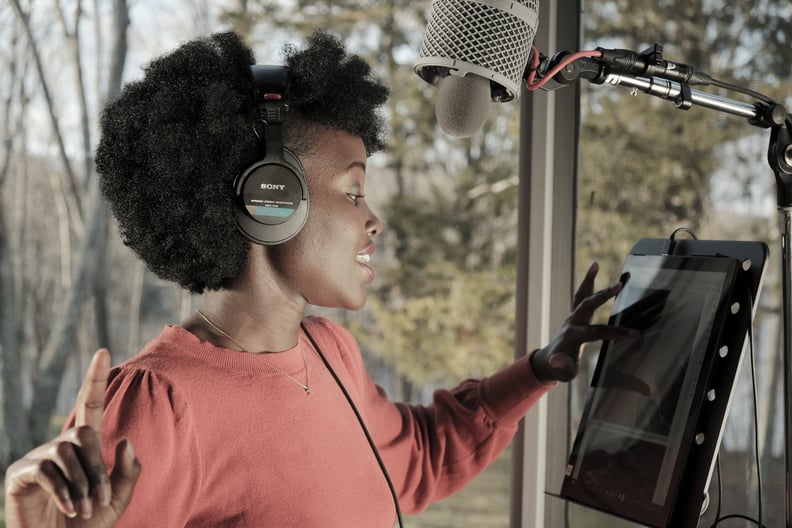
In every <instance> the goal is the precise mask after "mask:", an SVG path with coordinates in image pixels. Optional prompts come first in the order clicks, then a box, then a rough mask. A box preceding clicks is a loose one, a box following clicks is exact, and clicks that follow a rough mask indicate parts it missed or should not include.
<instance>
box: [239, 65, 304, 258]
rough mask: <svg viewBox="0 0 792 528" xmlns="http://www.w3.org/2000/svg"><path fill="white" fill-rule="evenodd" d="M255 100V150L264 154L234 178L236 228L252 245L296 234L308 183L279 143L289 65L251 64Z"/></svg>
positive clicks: (296, 161)
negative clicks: (261, 126) (260, 129)
mask: <svg viewBox="0 0 792 528" xmlns="http://www.w3.org/2000/svg"><path fill="white" fill-rule="evenodd" d="M250 72H251V74H252V75H253V82H254V86H255V97H256V104H257V105H258V111H259V115H260V119H261V122H262V123H263V124H264V135H263V138H262V137H261V135H260V134H259V132H258V131H257V130H255V129H254V132H255V133H256V136H257V137H258V138H259V147H260V148H259V151H260V152H262V151H263V153H264V157H263V158H262V159H259V160H258V161H256V162H255V163H253V164H252V165H251V166H249V167H248V168H247V169H245V170H244V171H242V173H241V174H239V175H238V176H237V177H236V179H235V180H234V203H235V207H234V212H235V220H236V224H237V227H238V228H239V230H240V231H241V232H242V234H243V235H244V236H245V237H246V238H248V239H249V240H250V241H251V242H255V243H256V244H265V245H274V244H280V243H282V242H286V241H287V240H289V239H290V238H292V237H294V236H295V235H296V234H297V233H299V232H300V229H302V227H303V225H305V221H306V219H307V218H308V186H307V185H306V183H305V171H304V170H303V167H302V164H301V163H300V160H299V158H297V156H296V155H295V154H294V153H293V152H292V151H290V150H289V149H288V148H286V147H284V146H283V117H284V114H285V113H286V112H288V110H289V101H288V88H289V69H288V67H286V66H264V65H260V64H256V65H253V66H250Z"/></svg>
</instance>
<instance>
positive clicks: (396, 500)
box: [300, 322, 404, 528]
mask: <svg viewBox="0 0 792 528" xmlns="http://www.w3.org/2000/svg"><path fill="white" fill-rule="evenodd" d="M300 327H302V329H303V332H305V335H306V336H308V339H309V340H310V341H311V344H312V345H313V347H314V350H316V353H317V354H319V357H320V358H322V363H324V365H325V367H326V368H327V370H328V371H329V372H330V374H331V375H332V376H333V379H334V380H335V382H336V384H337V385H338V387H339V388H340V389H341V392H343V393H344V396H345V397H346V399H347V402H349V406H350V407H352V410H353V411H354V413H355V417H357V420H358V423H359V424H360V427H361V428H362V429H363V433H364V434H365V435H366V440H368V443H369V445H370V446H371V451H372V452H373V453H374V457H375V458H376V459H377V463H378V464H379V466H380V469H381V470H382V474H383V475H384V476H385V481H386V482H387V483H388V489H389V490H390V492H391V496H392V497H393V505H394V506H395V507H396V518H397V519H398V521H399V527H400V528H404V523H403V521H402V514H401V508H400V507H399V497H398V495H397V494H396V488H395V487H394V486H393V481H392V480H391V478H390V475H389V474H388V470H387V469H386V468H385V462H384V461H383V460H382V457H381V456H380V453H379V450H378V449H377V445H376V444H375V443H374V439H373V438H371V433H369V430H368V428H367V427H366V424H365V422H364V421H363V417H362V416H361V415H360V411H358V408H357V406H355V403H354V402H353V401H352V397H351V396H350V395H349V392H348V391H347V390H346V387H344V384H343V383H342V382H341V378H339V377H338V374H336V372H335V370H333V367H332V366H331V365H330V362H329V361H328V360H327V358H326V357H325V355H324V354H323V353H322V349H321V348H319V345H318V344H317V343H316V341H315V340H314V338H313V336H312V335H311V333H310V332H309V331H308V328H307V327H306V326H305V324H304V323H302V322H300Z"/></svg>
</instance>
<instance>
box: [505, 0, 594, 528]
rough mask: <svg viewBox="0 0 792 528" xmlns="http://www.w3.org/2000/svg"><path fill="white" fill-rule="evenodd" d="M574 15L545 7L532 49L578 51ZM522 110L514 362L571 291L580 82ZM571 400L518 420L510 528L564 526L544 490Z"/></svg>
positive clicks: (554, 394) (570, 9)
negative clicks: (519, 421)
mask: <svg viewBox="0 0 792 528" xmlns="http://www.w3.org/2000/svg"><path fill="white" fill-rule="evenodd" d="M570 13H574V14H575V16H569V14H570ZM581 13H582V1H581V0H548V1H545V2H542V5H541V9H540V13H539V27H538V29H537V35H536V38H535V40H534V45H535V46H536V48H537V49H538V50H539V51H540V52H543V53H545V54H546V55H552V54H553V53H555V52H556V51H560V50H569V51H576V50H578V49H580V43H581V41H582V38H581V32H582V29H581V28H582V24H581ZM520 105H521V107H520V112H521V114H520V157H519V167H518V171H519V177H520V189H519V213H518V228H517V229H518V236H519V246H518V257H517V266H518V274H517V308H516V319H515V321H516V324H515V357H521V356H523V355H525V354H528V353H530V352H531V351H532V350H534V349H536V348H539V347H541V346H543V345H544V344H546V343H547V342H549V341H550V339H551V337H552V334H551V332H555V331H556V330H557V329H558V328H559V327H560V326H561V324H562V323H563V321H564V319H565V318H566V317H567V315H568V314H569V309H570V304H571V299H572V294H573V291H574V287H575V286H576V284H575V283H574V269H575V224H576V209H577V170H578V160H579V148H578V144H579V130H580V87H579V83H575V84H573V85H571V86H568V87H565V88H564V89H562V90H557V91H553V92H543V91H537V92H533V93H526V92H525V91H523V94H522V97H521V101H520ZM569 395H570V388H569V385H567V384H563V385H561V386H558V387H556V388H555V389H554V390H552V391H551V392H550V393H549V394H548V395H547V396H545V397H544V398H542V399H541V400H540V401H539V402H538V403H537V405H536V406H535V407H534V408H533V409H532V410H531V411H530V412H529V413H528V414H527V415H526V416H525V418H524V419H523V420H522V421H521V423H520V428H519V430H518V433H517V436H516V437H515V440H514V444H513V449H514V452H513V460H512V497H511V506H512V509H511V515H510V519H511V527H512V528H544V527H545V526H567V525H568V519H567V507H566V504H565V503H564V501H562V500H560V499H557V498H554V497H552V496H548V495H547V494H546V492H549V493H557V492H558V491H559V490H560V489H561V482H562V479H563V468H564V466H565V465H566V461H567V456H568V452H569V437H570V435H569V431H570V412H569Z"/></svg>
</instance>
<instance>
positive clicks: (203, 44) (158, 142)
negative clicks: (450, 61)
mask: <svg viewBox="0 0 792 528" xmlns="http://www.w3.org/2000/svg"><path fill="white" fill-rule="evenodd" d="M284 56H285V64H286V65H287V66H288V67H289V72H290V88H289V89H290V93H289V96H290V103H291V110H290V112H289V114H288V115H287V118H286V120H285V126H284V128H285V130H284V135H285V138H284V139H285V144H286V145H287V146H289V147H290V148H291V149H292V150H293V151H295V153H297V154H298V155H300V154H305V153H306V152H308V151H310V149H311V147H312V144H311V141H312V138H313V137H314V135H313V134H311V133H310V131H311V128H312V127H314V126H316V125H320V126H323V127H328V128H333V129H339V130H343V131H345V132H348V133H350V134H353V135H355V136H357V137H360V138H361V139H362V140H363V143H364V145H365V147H366V150H367V152H369V153H372V152H375V151H377V150H380V149H382V148H383V146H384V135H385V126H384V119H383V118H382V116H381V114H380V107H381V106H382V104H383V103H384V102H385V101H386V100H387V97H388V89H387V87H386V86H384V85H383V84H382V83H381V82H380V81H379V80H378V79H376V78H375V77H374V76H373V75H372V73H371V68H370V66H369V65H368V64H367V63H366V62H365V61H364V60H362V59H361V58H359V57H357V56H355V55H352V54H348V53H347V52H346V51H345V50H344V47H343V45H342V44H341V42H340V41H339V40H338V39H337V38H336V37H334V36H331V35H329V34H327V33H324V32H319V33H316V34H314V35H312V36H311V37H309V38H308V40H307V45H306V46H305V48H304V49H298V48H296V47H294V46H287V47H285V48H284ZM254 63H255V60H254V58H253V53H252V52H251V50H250V49H249V48H248V47H247V46H246V45H245V44H244V43H243V42H242V40H241V39H240V38H239V37H238V36H237V35H236V34H235V33H232V32H225V33H218V34H214V35H211V36H209V37H204V38H200V39H197V40H194V41H191V42H187V43H185V44H183V45H181V46H180V47H179V48H177V49H176V50H174V51H173V52H171V53H169V54H167V55H164V56H162V57H159V58H157V59H155V60H154V61H152V62H151V63H150V64H149V65H148V66H147V67H146V68H145V70H144V76H143V78H142V79H141V80H138V81H134V82H131V83H129V84H128V85H126V86H125V87H124V89H123V90H122V92H121V94H120V96H119V97H118V99H116V100H115V101H113V102H112V103H110V104H108V105H107V107H106V108H105V109H104V112H103V114H102V119H101V127H102V138H101V140H100V142H99V146H98V149H97V153H96V168H97V172H98V174H99V183H100V189H101V191H102V195H103V196H104V198H105V200H106V201H107V202H108V203H109V204H110V208H111V210H112V211H113V214H114V215H115V217H116V219H117V220H118V225H119V230H120V233H121V236H122V238H123V240H124V243H125V244H126V245H127V246H129V247H130V248H132V250H134V251H135V253H136V254H137V255H138V256H139V257H140V258H141V259H142V260H143V261H144V262H145V263H146V265H147V266H148V267H149V269H150V270H151V271H152V272H154V273H155V274H156V275H157V276H159V277H161V278H162V279H165V280H169V281H173V282H176V283H177V284H179V285H180V286H182V287H183V288H186V289H188V290H189V291H191V292H193V293H202V292H203V291H204V290H205V289H210V290H213V289H220V288H223V287H227V286H228V284H229V282H230V281H231V280H232V279H234V278H235V277H237V276H238V275H239V273H240V272H241V270H242V269H243V267H244V265H245V260H246V258H247V253H248V250H249V248H250V242H249V241H248V240H247V239H246V238H244V237H243V236H242V235H241V233H240V232H239V231H238V229H237V227H236V224H235V221H234V207H235V205H234V189H233V183H234V179H235V177H236V176H237V174H239V173H240V172H241V171H243V170H244V168H245V167H247V166H248V165H250V164H251V163H252V162H253V161H254V160H255V159H256V158H255V156H256V153H257V152H258V139H257V137H256V134H255V130H254V127H255V125H256V122H257V119H258V111H257V108H256V106H255V102H254V97H253V94H254V86H253V79H252V75H251V74H250V70H249V67H250V65H252V64H254Z"/></svg>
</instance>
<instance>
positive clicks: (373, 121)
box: [6, 33, 627, 527]
mask: <svg viewBox="0 0 792 528" xmlns="http://www.w3.org/2000/svg"><path fill="white" fill-rule="evenodd" d="M285 63H286V66H287V69H285V70H283V69H277V68H275V69H274V70H267V69H256V68H253V69H251V65H253V64H254V60H253V57H252V53H251V52H250V50H249V49H248V48H247V47H246V46H245V45H244V44H243V43H242V42H241V41H240V40H239V38H238V37H237V36H236V35H234V34H233V33H224V34H218V35H213V36H212V37H209V38H205V39H199V40H196V41H193V42H189V43H187V44H184V45H183V46H181V47H179V48H178V49H176V50H175V51H174V52H172V53H171V54H169V55H166V56H164V57H161V58H159V59H157V60H155V61H154V62H152V63H151V65H149V66H148V67H147V69H146V73H145V76H144V78H143V79H142V80H140V81H136V82H133V83H131V84H130V85H128V86H127V87H126V88H125V89H124V91H123V93H122V95H121V96H120V98H119V99H118V100H117V101H115V102H113V103H111V104H110V105H109V106H108V107H107V108H106V110H105V112H104V115H103V119H102V132H103V135H102V140H101V142H100V145H99V148H98V152H97V171H98V173H99V175H100V178H101V189H102V192H103V196H104V197H105V199H106V200H107V201H108V202H109V204H110V205H111V207H112V210H113V212H114V214H115V216H116V218H117V219H118V223H119V227H120V230H121V234H122V236H123V237H124V239H125V242H126V244H127V245H129V246H130V247H131V248H132V249H133V250H134V251H136V252H137V254H138V255H139V256H140V257H141V258H142V259H143V260H144V261H145V262H146V263H147V265H148V266H149V268H150V269H152V270H153V271H154V272H156V273H157V274H158V275H160V276H161V277H163V278H165V279H168V280H173V281H175V282H177V283H178V284H180V285H181V286H182V287H184V288H186V289H188V290H190V291H191V292H194V293H203V294H204V296H203V303H202V305H201V308H200V309H199V310H198V311H196V312H195V313H194V314H192V316H190V317H189V318H188V319H187V320H185V321H183V322H181V323H180V324H178V325H169V326H166V327H165V328H164V329H163V331H162V333H161V334H160V336H159V337H157V338H156V339H154V340H153V341H152V342H150V343H148V344H147V345H146V347H145V348H144V349H143V350H142V351H141V352H140V353H139V354H138V355H137V356H135V357H134V358H132V359H131V360H129V361H127V362H126V363H124V364H122V365H120V366H118V367H116V368H114V369H113V370H112V371H111V372H110V374H109V376H108V374H107V370H108V369H109V359H108V357H107V354H106V352H104V351H101V352H100V353H98V354H97V356H96V357H95V359H94V362H93V363H92V365H91V367H90V368H89V371H88V374H87V375H86V381H85V383H84V386H83V390H82V391H81V395H80V397H79V398H78V403H77V407H76V409H75V417H74V419H73V421H72V422H71V423H69V424H68V425H67V428H66V429H65V431H64V433H63V434H62V435H61V436H60V437H58V438H56V439H54V440H53V441H51V442H49V443H47V444H45V445H44V446H41V447H39V448H37V449H35V450H34V451H32V452H31V453H29V454H28V455H27V456H26V457H24V458H23V459H21V460H20V461H18V462H16V463H15V464H14V465H13V466H11V468H9V471H8V472H7V476H6V508H7V523H8V526H9V527H18V526H33V525H35V526H61V525H63V523H64V522H68V523H69V524H70V525H74V526H111V525H113V524H114V523H117V525H118V526H167V527H170V526H330V527H333V526H339V527H341V526H343V527H349V526H367V527H377V526H382V527H385V526H392V525H393V523H394V520H395V519H397V518H398V517H400V513H399V511H400V510H399V507H400V508H401V510H403V511H405V512H410V513H414V512H419V511H421V510H423V509H424V508H425V507H426V506H427V505H429V504H431V503H432V502H434V501H437V500H440V499H442V498H445V497H447V496H448V495H450V494H452V493H454V492H456V491H457V490H459V489H460V488H462V487H463V486H464V485H465V484H467V483H468V482H469V481H470V480H471V479H472V478H473V477H474V476H476V475H477V474H479V473H480V472H481V471H482V470H483V469H484V468H486V467H487V465H489V464H490V463H491V462H492V461H493V460H494V459H495V458H496V457H497V456H498V454H499V453H500V452H501V451H502V450H503V449H504V448H505V447H506V446H507V445H508V443H509V442H510V441H511V439H512V437H513V435H514V433H515V431H516V429H517V423H518V421H519V419H520V418H521V417H522V416H523V415H524V414H525V412H526V411H527V410H528V409H529V408H530V407H531V406H532V405H533V404H534V403H535V402H536V401H537V400H538V399H539V398H540V397H541V396H542V395H544V394H545V393H546V392H547V391H548V390H550V389H551V388H552V387H553V386H554V385H555V383H556V381H558V380H568V379H571V377H573V376H574V374H575V373H576V371H577V361H578V356H579V353H580V347H581V345H582V344H583V343H584V342H586V341H592V340H599V339H615V338H619V337H622V336H625V335H627V331H625V330H622V329H617V328H611V327H606V326H596V325H590V321H591V317H592V313H593V311H594V310H595V309H596V308H597V307H599V306H601V305H602V304H603V303H604V302H605V301H606V300H607V299H609V298H611V297H613V296H614V295H616V293H617V292H618V291H619V288H620V286H619V285H618V284H616V285H614V286H612V287H610V288H607V289H605V290H602V291H600V292H597V293H593V283H594V277H595V275H596V271H597V268H596V266H592V268H591V269H590V271H589V273H588V274H587V276H586V278H585V279H584V281H583V283H582V285H581V287H580V289H579V291H578V293H577V294H576V297H575V300H574V306H575V309H574V311H573V312H572V314H571V315H570V317H569V319H568V320H567V322H566V323H565V325H564V327H563V328H562V329H561V331H560V332H559V334H558V335H557V336H556V338H555V339H554V340H553V341H552V342H551V343H550V344H549V345H548V346H547V347H545V348H543V349H541V350H538V351H535V352H534V353H533V354H531V355H529V356H526V357H524V358H522V359H518V360H517V361H515V362H514V363H513V364H512V365H510V366H509V367H507V368H505V369H504V370H502V371H500V372H498V373H495V374H493V375H492V376H489V377H486V378H483V379H481V380H466V381H464V382H463V383H461V384H460V385H459V386H457V387H456V388H454V389H452V390H441V391H437V392H436V393H435V395H434V400H433V403H432V404H431V405H428V406H410V405H406V404H399V403H394V402H391V401H389V400H388V398H387V396H386V394H385V393H384V391H383V390H382V389H381V388H379V387H377V386H376V385H375V384H374V383H373V382H372V380H371V378H370V377H369V375H368V374H367V372H366V370H365V368H364V365H363V361H362V358H361V355H360V351H359V350H358V347H357V344H356V343H355V340H354V338H353V337H352V336H351V335H350V334H349V333H348V332H347V331H346V330H344V329H343V328H341V327H339V326H338V325H336V324H335V323H333V322H331V321H329V320H326V319H323V318H318V317H306V315H305V312H306V309H307V307H308V305H309V304H313V305H317V306H328V307H336V308H346V309H350V310H358V309H360V308H361V307H362V306H363V305H364V303H365V301H366V287H367V285H368V284H370V283H371V281H372V280H373V279H374V270H373V268H372V267H371V259H372V256H373V255H374V254H375V240H376V237H377V235H378V234H379V233H380V232H381V231H382V224H381V222H380V220H379V219H378V218H377V216H375V214H374V213H373V212H372V211H371V210H370V209H369V206H368V204H367V202H366V199H365V195H366V188H367V185H369V184H368V183H367V181H366V180H367V174H366V161H367V158H368V156H369V155H370V154H371V153H372V152H374V151H376V150H378V149H380V148H382V147H383V144H384V140H383V135H384V127H383V120H382V118H381V116H380V114H379V108H380V107H381V105H382V104H383V103H384V102H385V100H386V98H387V89H386V88H385V87H384V86H383V85H382V84H381V83H380V82H379V81H378V80H377V79H375V78H374V77H373V76H372V75H371V72H370V69H369V66H368V65H367V64H366V63H365V62H363V61H362V60H361V59H359V58H358V57H356V56H354V55H348V54H347V53H346V52H345V51H344V49H343V47H342V45H341V44H340V43H339V41H338V40H337V39H335V38H334V37H331V36H329V35H327V34H324V33H318V34H316V35H314V36H312V37H311V38H310V39H309V40H308V42H307V45H306V47H305V48H304V49H302V50H298V49H296V48H291V47H290V48H287V49H286V61H285ZM284 71H286V72H287V75H288V82H285V81H284V78H283V77H282V74H283V73H284ZM287 98H288V104H287V103H286V102H285V101H286V99H287ZM281 134H282V135H281ZM281 140H282V142H283V145H285V146H286V147H287V148H286V149H283V151H282V152H281V144H280V143H281ZM292 155H293V156H292ZM262 156H263V157H264V159H265V160H267V159H270V160H271V158H272V157H273V156H274V158H275V159H276V161H277V163H275V165H278V169H277V171H276V172H277V174H276V175H273V174H270V173H267V174H266V175H265V176H261V175H258V176H251V174H258V173H257V172H256V171H257V170H258V165H257V164H256V161H257V160H260V159H262ZM281 162H283V164H285V165H287V167H286V168H283V167H281V164H282V163H281ZM265 165H266V164H265ZM281 169H283V171H285V173H286V175H285V176H283V174H282V170H281ZM302 170H304V175H302V174H301V171H302ZM293 175H296V176H295V177H296V181H297V182H298V183H299V185H297V187H300V186H302V185H303V184H302V180H301V179H302V178H304V182H305V184H306V185H307V188H308V197H307V198H306V197H304V196H300V193H299V192H297V193H296V195H290V196H291V197H290V198H284V197H283V196H282V195H281V194H278V193H280V192H281V191H282V190H283V187H287V186H289V185H291V184H293V183H294V182H293V181H292V176H293ZM282 178H285V179H282ZM251 181H252V182H253V185H252V188H251V187H250V185H249V183H250V182H251ZM282 181H283V182H285V183H281V182H282ZM284 192H285V191H284ZM284 204H285V205H284ZM305 210H307V212H306V213H305V217H304V218H298V219H297V221H296V222H294V224H295V225H296V227H294V228H293V229H289V230H288V231H289V232H287V233H286V234H284V233H283V232H281V230H280V228H278V229H277V230H276V231H275V232H274V233H273V231H272V230H270V229H268V228H269V227H271V226H270V225H269V224H267V222H272V223H274V224H277V225H280V224H278V222H279V220H277V218H278V217H279V216H284V217H289V218H292V217H296V216H299V215H298V212H299V211H305ZM257 215H258V216H257ZM295 215H296V216H295ZM262 217H264V218H263V219H262ZM251 218H252V219H253V221H252V222H251ZM262 225H263V226H264V227H262ZM270 238H271V239H270ZM262 241H263V242H264V243H260V242H262ZM105 382H106V383H107V387H106V390H105V387H104V383H105ZM102 394H104V396H103V397H102ZM102 400H103V401H102ZM100 402H101V403H100ZM102 406H103V407H104V412H103V414H101V408H102ZM132 446H134V451H133V448H132ZM100 451H101V454H100ZM102 459H103V460H102ZM138 461H139V462H138ZM141 465H142V468H141V467H140V466H141ZM108 469H109V471H110V473H109V476H108ZM135 482H136V483H137V485H136V486H135ZM133 488H134V493H132V489H133ZM64 514H65V515H64Z"/></svg>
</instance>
